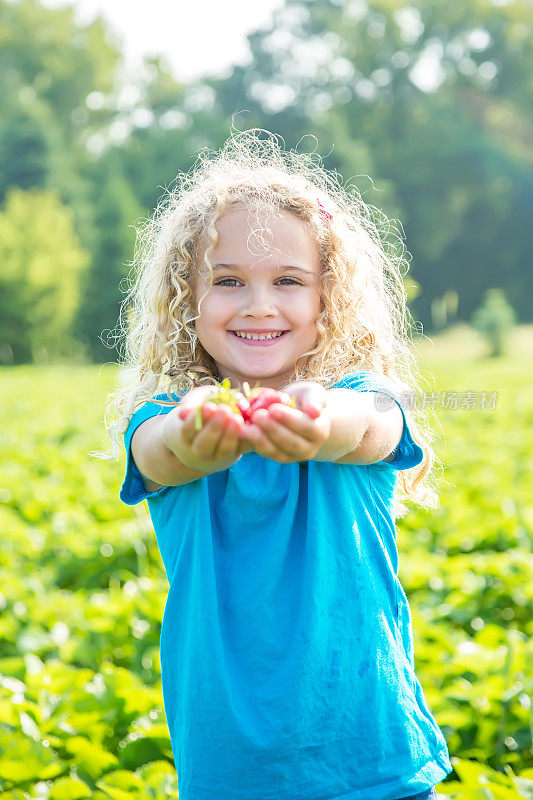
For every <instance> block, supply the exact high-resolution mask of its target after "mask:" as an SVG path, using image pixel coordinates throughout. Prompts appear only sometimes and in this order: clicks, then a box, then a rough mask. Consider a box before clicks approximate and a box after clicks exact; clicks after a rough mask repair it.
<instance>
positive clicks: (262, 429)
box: [244, 381, 331, 464]
mask: <svg viewBox="0 0 533 800" xmlns="http://www.w3.org/2000/svg"><path fill="white" fill-rule="evenodd" d="M284 391H285V392H286V393H287V394H288V395H290V396H292V397H294V398H295V400H296V408H291V407H290V406H286V405H284V404H282V403H273V404H272V405H271V406H270V407H269V408H268V410H266V409H260V410H258V411H256V412H255V413H254V415H253V419H252V424H249V425H247V426H246V428H245V431H244V435H245V436H246V439H247V440H248V441H249V442H250V444H251V445H252V446H253V449H254V450H255V452H256V453H258V454H259V455H261V456H264V457H265V458H270V459H272V460H273V461H278V462H280V463H281V464H290V463H293V462H294V461H309V460H310V459H312V458H313V457H314V456H315V455H316V453H317V452H318V451H319V450H320V448H321V447H322V445H323V444H325V442H327V440H328V439H329V436H330V433H331V416H330V414H329V411H328V403H327V391H326V389H325V388H324V387H323V386H322V385H321V384H319V383H315V382H313V381H302V382H300V383H294V384H290V385H289V386H288V387H287V388H286V389H285V390H284Z"/></svg>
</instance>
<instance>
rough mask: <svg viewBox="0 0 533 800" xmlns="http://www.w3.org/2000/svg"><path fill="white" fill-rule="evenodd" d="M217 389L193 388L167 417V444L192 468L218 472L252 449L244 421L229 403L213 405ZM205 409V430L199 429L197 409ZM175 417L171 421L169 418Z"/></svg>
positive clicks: (165, 433) (165, 438) (203, 418)
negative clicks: (196, 418) (211, 400)
mask: <svg viewBox="0 0 533 800" xmlns="http://www.w3.org/2000/svg"><path fill="white" fill-rule="evenodd" d="M213 393H214V388H213V387H208V386H200V387H197V388H196V389H191V391H190V392H188V393H187V394H186V395H185V396H184V397H183V398H182V400H181V401H180V404H179V405H178V406H177V407H176V409H173V411H171V412H170V414H167V417H166V419H165V422H164V423H163V441H164V442H165V444H166V446H167V447H169V449H171V450H172V452H173V453H174V454H175V455H176V457H177V458H179V460H180V461H181V462H182V463H183V464H185V466H186V467H189V469H195V470H198V471H199V472H207V473H212V472H218V471H220V470H223V469H228V467H230V466H231V465H232V464H234V463H235V462H236V461H238V459H239V458H240V457H241V456H242V455H243V454H244V453H246V452H250V450H251V449H252V446H251V444H250V443H249V442H248V441H247V440H246V439H245V438H244V435H243V433H244V420H243V419H242V417H241V415H240V414H236V413H235V412H234V411H233V410H232V409H231V408H230V406H228V405H226V404H220V405H217V404H215V403H210V402H209V399H208V398H209V397H210V396H211V395H212V394H213ZM199 407H201V414H202V428H201V430H199V431H198V430H196V425H195V417H196V410H197V409H198V408H199ZM169 418H171V419H169Z"/></svg>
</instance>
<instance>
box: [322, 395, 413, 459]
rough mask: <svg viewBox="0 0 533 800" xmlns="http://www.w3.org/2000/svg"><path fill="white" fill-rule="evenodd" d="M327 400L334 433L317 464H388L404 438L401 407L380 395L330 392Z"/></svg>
mask: <svg viewBox="0 0 533 800" xmlns="http://www.w3.org/2000/svg"><path fill="white" fill-rule="evenodd" d="M327 397H328V409H329V413H330V415H331V433H330V436H329V439H328V441H327V442H325V444H324V445H323V446H322V447H321V448H320V450H319V451H318V453H317V454H316V455H315V457H314V460H315V461H333V462H335V463H336V464H374V463H376V462H377V461H386V460H387V456H389V455H391V454H392V453H393V451H394V449H395V448H396V447H397V445H398V443H399V442H400V439H401V437H402V432H403V416H402V412H401V410H400V407H399V405H398V404H397V403H396V402H395V401H394V400H392V399H391V398H390V397H389V396H388V395H382V394H381V393H380V392H356V393H354V392H353V391H352V390H351V389H328V390H327ZM380 399H382V400H383V402H382V403H380V402H379V400H380Z"/></svg>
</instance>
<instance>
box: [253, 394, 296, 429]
mask: <svg viewBox="0 0 533 800" xmlns="http://www.w3.org/2000/svg"><path fill="white" fill-rule="evenodd" d="M273 403H283V405H291V397H290V396H289V395H288V394H286V393H285V392H278V391H277V390H276V389H269V388H264V389H260V390H259V393H258V394H257V395H255V397H254V398H253V399H252V401H251V402H250V411H249V418H250V421H252V422H253V416H254V414H255V412H256V411H259V409H260V408H266V409H268V408H270V406H271V405H272V404H273Z"/></svg>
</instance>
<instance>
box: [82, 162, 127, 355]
mask: <svg viewBox="0 0 533 800" xmlns="http://www.w3.org/2000/svg"><path fill="white" fill-rule="evenodd" d="M93 176H94V179H95V180H94V184H93V195H92V204H93V207H94V229H95V234H94V244H93V252H92V259H91V266H90V269H89V270H88V271H87V272H85V273H84V274H83V276H82V283H81V296H82V298H83V303H82V304H81V306H80V310H79V313H78V314H77V316H76V320H75V325H74V331H75V334H76V338H78V339H79V340H80V341H81V342H82V343H83V345H84V347H85V351H86V353H87V354H88V355H89V356H90V357H91V358H92V359H94V360H95V361H109V360H112V361H115V360H116V358H117V353H116V352H115V351H114V350H113V346H114V344H115V340H114V335H113V332H112V329H113V328H114V326H115V323H116V322H117V321H118V316H119V310H120V303H121V301H122V299H123V296H122V294H121V288H122V287H121V282H122V279H123V278H124V277H125V276H126V274H127V272H128V262H129V260H130V259H131V257H132V254H133V249H134V244H135V228H134V223H135V220H136V219H137V218H138V217H141V216H143V208H142V207H141V206H140V205H139V203H138V201H137V199H136V197H135V195H134V193H133V192H132V189H131V185H130V184H129V183H128V181H127V180H126V179H125V178H124V175H123V173H122V168H121V165H120V162H119V163H118V164H117V155H116V153H115V152H114V151H113V150H111V151H108V152H107V153H106V154H105V156H103V157H102V159H101V160H100V161H99V162H98V163H97V165H96V166H95V169H94V173H93Z"/></svg>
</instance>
